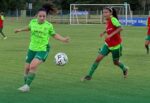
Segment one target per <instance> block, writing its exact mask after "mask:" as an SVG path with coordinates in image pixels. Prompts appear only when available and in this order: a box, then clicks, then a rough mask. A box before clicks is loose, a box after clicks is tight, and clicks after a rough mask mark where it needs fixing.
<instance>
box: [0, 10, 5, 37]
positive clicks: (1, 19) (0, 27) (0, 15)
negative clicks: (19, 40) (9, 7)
mask: <svg viewBox="0 0 150 103" xmlns="http://www.w3.org/2000/svg"><path fill="white" fill-rule="evenodd" d="M3 22H4V13H3V12H1V13H0V33H1V35H2V36H3V37H4V39H7V36H5V34H4V33H3Z"/></svg>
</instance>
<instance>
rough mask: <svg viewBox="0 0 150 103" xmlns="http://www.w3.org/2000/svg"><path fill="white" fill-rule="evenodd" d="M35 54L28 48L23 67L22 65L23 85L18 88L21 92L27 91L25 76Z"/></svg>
mask: <svg viewBox="0 0 150 103" xmlns="http://www.w3.org/2000/svg"><path fill="white" fill-rule="evenodd" d="M35 55H36V52H34V51H32V50H28V52H27V56H26V63H25V67H24V85H23V86H22V87H20V88H19V89H18V90H19V91H21V92H27V91H29V86H28V85H26V82H27V77H28V73H29V70H30V63H31V62H32V60H33V59H34V57H35Z"/></svg>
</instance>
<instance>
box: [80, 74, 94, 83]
mask: <svg viewBox="0 0 150 103" xmlns="http://www.w3.org/2000/svg"><path fill="white" fill-rule="evenodd" d="M91 79H92V77H91V76H88V75H87V76H85V77H83V78H81V81H82V82H84V81H88V80H91Z"/></svg>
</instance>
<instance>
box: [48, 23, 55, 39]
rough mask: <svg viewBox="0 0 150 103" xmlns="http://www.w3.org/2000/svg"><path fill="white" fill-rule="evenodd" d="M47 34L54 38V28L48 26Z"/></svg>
mask: <svg viewBox="0 0 150 103" xmlns="http://www.w3.org/2000/svg"><path fill="white" fill-rule="evenodd" d="M49 34H50V36H54V35H55V34H56V32H55V30H54V27H53V25H52V24H51V25H50V30H49Z"/></svg>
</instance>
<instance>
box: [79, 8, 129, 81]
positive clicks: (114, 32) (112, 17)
mask: <svg viewBox="0 0 150 103" xmlns="http://www.w3.org/2000/svg"><path fill="white" fill-rule="evenodd" d="M103 16H104V17H105V18H106V31H104V32H103V33H102V34H100V36H101V37H103V36H104V34H106V33H107V35H106V38H105V44H104V45H103V47H102V48H101V49H100V51H99V55H98V56H97V58H96V60H95V62H94V63H93V65H92V66H91V68H90V71H89V72H88V75H86V76H85V77H84V78H82V79H81V81H84V80H91V79H92V75H93V73H94V71H95V70H96V68H97V67H98V65H99V63H100V62H101V61H102V59H103V58H104V57H105V56H107V55H108V54H109V53H111V54H112V58H113V62H114V65H116V66H118V67H120V68H121V69H122V71H123V75H124V78H126V77H127V75H128V68H127V67H126V66H125V65H124V64H123V63H121V62H120V61H119V60H120V56H121V55H122V45H121V43H122V39H121V35H120V32H121V31H122V27H121V24H120V22H119V20H118V16H117V12H116V10H115V9H114V8H111V7H106V8H104V9H103Z"/></svg>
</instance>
